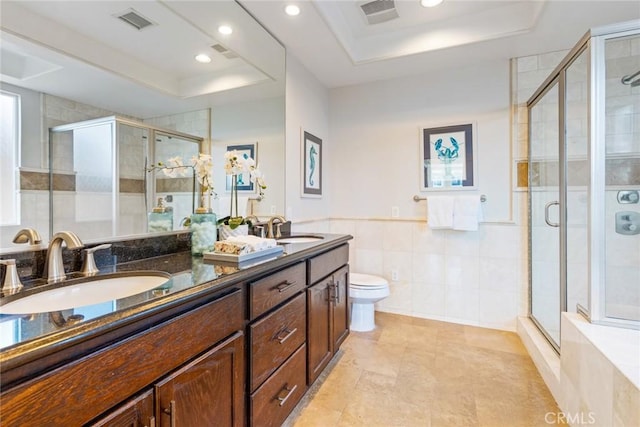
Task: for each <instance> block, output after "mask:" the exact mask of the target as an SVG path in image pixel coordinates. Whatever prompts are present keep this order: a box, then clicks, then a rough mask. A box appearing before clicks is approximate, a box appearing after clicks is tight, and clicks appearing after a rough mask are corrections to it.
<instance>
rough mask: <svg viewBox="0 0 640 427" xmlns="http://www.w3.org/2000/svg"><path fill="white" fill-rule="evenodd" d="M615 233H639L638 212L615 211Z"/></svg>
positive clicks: (639, 217)
mask: <svg viewBox="0 0 640 427" xmlns="http://www.w3.org/2000/svg"><path fill="white" fill-rule="evenodd" d="M616 233H618V234H626V235H628V236H632V235H635V234H640V212H629V211H627V212H616Z"/></svg>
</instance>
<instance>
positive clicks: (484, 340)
mask: <svg viewBox="0 0 640 427" xmlns="http://www.w3.org/2000/svg"><path fill="white" fill-rule="evenodd" d="M376 323H377V328H376V330H374V331H372V332H365V333H362V332H352V333H351V334H350V336H349V338H348V339H347V340H346V341H345V342H344V344H343V345H342V350H341V355H340V359H339V360H338V361H337V363H335V366H334V367H333V369H332V371H331V373H330V374H329V375H327V376H326V378H325V379H324V381H323V382H322V383H321V384H317V385H314V387H313V388H314V389H315V390H316V391H315V394H314V395H313V396H312V398H311V399H306V401H310V402H309V403H304V401H303V403H301V405H304V404H306V405H307V406H306V407H304V406H303V407H301V408H296V411H295V412H294V413H299V414H300V415H299V416H298V418H297V419H294V420H293V421H292V422H291V423H290V425H295V427H307V426H321V427H334V426H340V427H354V426H366V427H378V426H380V427H392V426H398V427H404V426H407V427H414V426H429V427H431V426H432V427H438V426H443V427H452V426H454V427H457V426H462V427H473V426H478V427H502V426H504V427H512V426H514V427H519V426H522V427H529V426H531V427H536V426H540V425H547V424H546V422H545V414H546V413H548V412H558V411H559V410H558V407H557V405H556V403H555V401H554V400H553V397H552V396H551V394H550V393H549V390H548V389H547V387H546V386H545V384H544V381H543V380H542V378H541V377H540V375H539V374H538V372H537V370H536V368H535V366H534V364H533V362H532V361H531V358H530V357H529V356H528V355H527V353H526V351H525V350H524V347H523V345H522V343H521V342H520V339H519V338H518V337H517V335H516V334H513V333H510V332H504V331H494V330H491V329H484V328H477V327H471V326H464V325H457V324H451V323H446V322H439V321H434V320H428V319H418V318H412V317H408V316H400V315H395V314H388V313H376Z"/></svg>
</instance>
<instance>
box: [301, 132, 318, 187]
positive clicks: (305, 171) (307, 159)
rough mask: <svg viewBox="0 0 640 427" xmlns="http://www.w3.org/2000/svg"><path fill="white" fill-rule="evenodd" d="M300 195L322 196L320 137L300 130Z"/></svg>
mask: <svg viewBox="0 0 640 427" xmlns="http://www.w3.org/2000/svg"><path fill="white" fill-rule="evenodd" d="M302 196H303V197H322V139H320V138H318V137H317V136H315V135H313V134H311V133H310V132H306V131H302Z"/></svg>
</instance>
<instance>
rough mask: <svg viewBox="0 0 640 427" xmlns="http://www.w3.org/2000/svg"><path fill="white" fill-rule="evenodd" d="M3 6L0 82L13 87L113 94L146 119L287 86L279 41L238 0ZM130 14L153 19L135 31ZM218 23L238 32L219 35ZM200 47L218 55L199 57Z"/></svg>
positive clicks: (78, 96)
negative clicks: (126, 16)
mask: <svg viewBox="0 0 640 427" xmlns="http://www.w3.org/2000/svg"><path fill="white" fill-rule="evenodd" d="M0 7H1V9H2V10H1V12H2V13H1V14H0V19H1V20H0V22H1V30H2V32H1V33H0V34H1V44H0V48H1V51H2V58H1V59H2V60H1V61H0V66H1V68H0V69H1V73H2V80H3V81H5V82H7V83H11V84H15V85H17V86H21V87H27V88H30V89H33V90H38V91H42V92H47V93H51V94H54V95H58V96H63V97H67V98H71V99H75V100H78V101H82V102H87V103H90V104H92V105H95V99H100V100H104V102H103V103H102V105H101V106H102V107H103V108H108V109H109V107H110V105H109V101H108V100H109V98H116V97H120V98H121V100H123V99H124V98H127V101H126V102H120V103H122V104H124V105H125V106H126V105H129V106H131V107H132V108H131V112H129V111H127V108H126V107H125V108H118V109H116V110H115V111H120V112H122V113H125V114H127V113H128V114H135V115H136V116H143V117H149V116H152V115H162V114H168V113H170V112H176V111H180V110H188V109H195V108H202V107H204V106H209V105H211V104H215V103H216V102H218V101H220V100H224V99H225V95H228V92H230V90H232V89H238V88H247V87H250V86H253V87H255V86H265V84H266V85H267V86H270V87H273V86H276V85H280V87H282V88H283V87H284V67H283V61H284V57H283V55H282V51H283V49H282V47H281V46H280V45H279V44H278V43H275V42H274V41H272V43H263V42H261V41H264V39H265V38H271V37H270V36H269V34H268V33H267V32H266V31H265V30H264V29H263V28H262V27H261V26H259V25H257V24H256V22H255V20H254V19H253V18H252V17H251V16H250V15H249V14H247V13H246V11H245V10H244V9H243V8H242V7H240V6H239V5H238V4H237V3H236V2H233V1H214V2H203V1H176V0H170V1H158V0H131V1H122V0H108V1H69V0H67V1H2V2H1V3H0ZM131 11H134V12H135V13H137V14H139V15H141V16H143V17H144V18H146V19H148V20H149V21H150V22H151V23H152V24H153V25H150V26H148V27H146V28H143V29H140V30H139V29H136V28H134V27H132V26H131V25H129V24H128V23H126V22H124V21H123V20H122V19H119V18H118V16H119V15H121V14H122V13H124V12H131ZM220 25H229V26H230V27H232V28H234V29H235V31H234V33H233V34H231V35H223V34H220V33H219V32H218V27H219V26H220ZM216 48H218V49H221V50H223V52H219V51H218V50H216ZM201 53H206V54H208V55H209V56H210V57H211V59H212V61H211V62H210V63H207V64H202V63H198V62H196V61H195V56H196V55H198V54H201ZM270 83H276V84H275V85H273V84H271V85H269V84H270ZM261 84H262V85H261ZM271 92H272V93H277V90H272V91H271ZM268 93H269V90H266V91H265V94H268ZM214 94H215V98H213V97H212V95H214ZM265 96H266V95H265ZM85 98H86V99H85ZM116 103H118V101H117V100H116V99H113V102H112V103H111V104H112V105H111V107H112V108H113V107H114V106H115V104H116ZM134 105H135V108H133V106H134ZM134 111H135V112H136V113H134ZM142 111H144V112H143V113H141V112H142Z"/></svg>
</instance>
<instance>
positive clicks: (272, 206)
mask: <svg viewBox="0 0 640 427" xmlns="http://www.w3.org/2000/svg"><path fill="white" fill-rule="evenodd" d="M275 214H276V205H271V215H275Z"/></svg>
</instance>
